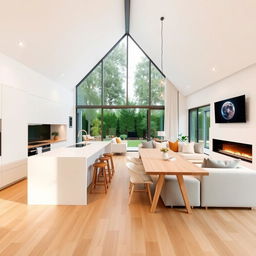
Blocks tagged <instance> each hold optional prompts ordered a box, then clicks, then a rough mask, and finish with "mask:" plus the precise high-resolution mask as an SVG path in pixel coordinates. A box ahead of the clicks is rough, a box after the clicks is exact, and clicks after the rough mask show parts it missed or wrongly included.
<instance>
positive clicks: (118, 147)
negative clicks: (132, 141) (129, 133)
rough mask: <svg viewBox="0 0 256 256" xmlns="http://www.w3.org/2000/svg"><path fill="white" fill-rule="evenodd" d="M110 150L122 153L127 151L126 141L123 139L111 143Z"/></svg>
mask: <svg viewBox="0 0 256 256" xmlns="http://www.w3.org/2000/svg"><path fill="white" fill-rule="evenodd" d="M111 152H112V153H119V154H123V153H126V152H127V141H125V140H123V141H122V143H111Z"/></svg>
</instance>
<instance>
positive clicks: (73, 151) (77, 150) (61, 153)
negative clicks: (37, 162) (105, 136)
mask: <svg viewBox="0 0 256 256" xmlns="http://www.w3.org/2000/svg"><path fill="white" fill-rule="evenodd" d="M110 143H111V141H90V142H86V144H87V145H86V146H84V147H76V146H75V145H73V146H68V147H63V148H57V149H54V150H52V151H48V152H45V153H41V154H38V155H35V156H32V157H85V158H89V157H91V156H92V155H94V154H96V153H97V152H98V151H99V150H101V149H102V148H105V147H106V146H108V145H109V144H110ZM81 144H84V142H80V143H77V144H76V145H81ZM32 157H29V158H32Z"/></svg>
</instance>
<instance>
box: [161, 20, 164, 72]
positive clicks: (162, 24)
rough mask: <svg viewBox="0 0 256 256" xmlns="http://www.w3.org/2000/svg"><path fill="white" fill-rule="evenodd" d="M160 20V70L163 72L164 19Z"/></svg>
mask: <svg viewBox="0 0 256 256" xmlns="http://www.w3.org/2000/svg"><path fill="white" fill-rule="evenodd" d="M160 20H161V70H162V72H164V70H163V61H164V17H161V18H160Z"/></svg>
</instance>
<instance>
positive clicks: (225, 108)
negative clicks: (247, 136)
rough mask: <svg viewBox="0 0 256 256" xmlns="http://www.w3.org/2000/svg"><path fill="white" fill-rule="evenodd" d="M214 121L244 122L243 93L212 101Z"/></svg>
mask: <svg viewBox="0 0 256 256" xmlns="http://www.w3.org/2000/svg"><path fill="white" fill-rule="evenodd" d="M214 108H215V122H216V123H245V122H246V109H245V95H241V96H238V97H234V98H230V99H226V100H222V101H218V102H215V103H214Z"/></svg>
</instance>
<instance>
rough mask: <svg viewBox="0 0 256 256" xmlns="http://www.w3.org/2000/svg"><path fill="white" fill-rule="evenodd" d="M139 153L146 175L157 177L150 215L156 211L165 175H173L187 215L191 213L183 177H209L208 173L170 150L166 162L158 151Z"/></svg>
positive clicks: (141, 150) (140, 151)
mask: <svg viewBox="0 0 256 256" xmlns="http://www.w3.org/2000/svg"><path fill="white" fill-rule="evenodd" d="M139 153H140V156H141V159H142V163H143V166H144V169H145V172H146V174H150V175H158V180H157V183H156V188H155V194H154V198H153V202H152V205H151V209H150V211H151V212H152V213H153V212H155V211H156V207H157V203H158V200H159V196H160V194H161V191H162V188H163V185H164V180H165V175H175V176H176V177H177V181H178V183H179V187H180V191H181V194H182V197H183V200H184V203H185V207H186V210H187V213H191V207H190V203H189V198H188V195H187V190H186V186H185V183H184V178H183V176H184V175H194V176H202V175H209V173H208V172H207V171H205V170H204V169H202V168H200V167H198V166H197V165H195V164H193V163H191V162H190V161H188V160H186V159H184V158H183V157H182V156H180V155H179V154H178V153H176V152H173V151H171V150H170V151H168V154H169V156H170V158H169V159H168V160H164V159H163V157H162V152H161V151H160V149H149V148H141V149H140V150H139Z"/></svg>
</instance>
